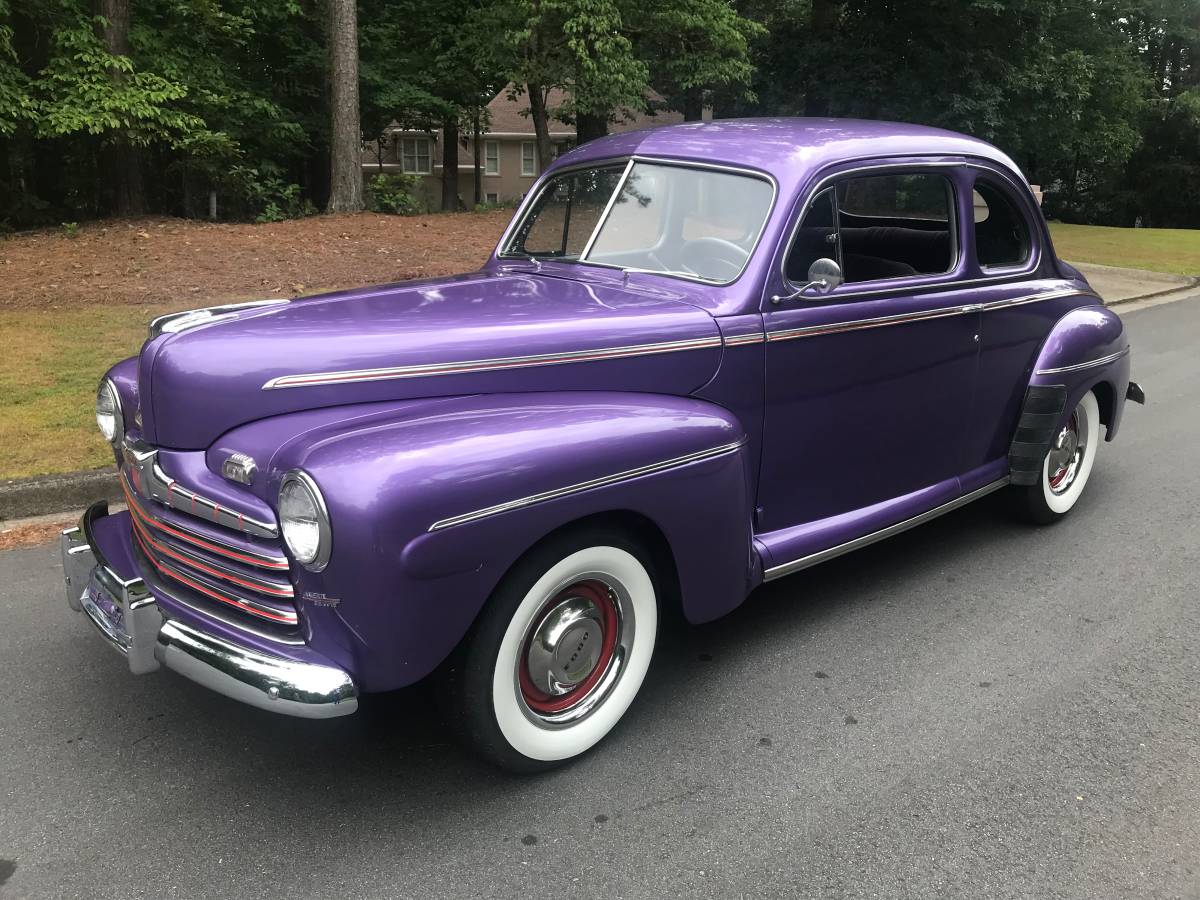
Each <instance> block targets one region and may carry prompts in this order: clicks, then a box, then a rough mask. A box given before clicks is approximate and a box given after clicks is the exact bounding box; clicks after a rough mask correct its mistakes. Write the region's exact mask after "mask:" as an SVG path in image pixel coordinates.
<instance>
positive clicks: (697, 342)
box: [262, 336, 721, 391]
mask: <svg viewBox="0 0 1200 900" xmlns="http://www.w3.org/2000/svg"><path fill="white" fill-rule="evenodd" d="M719 346H721V338H720V336H716V337H706V338H694V339H692V340H686V341H664V342H662V343H658V344H634V345H632V346H628V347H604V348H600V349H596V350H567V351H563V352H560V353H535V354H533V355H530V356H506V357H499V358H496V359H472V360H465V361H463V362H455V363H424V364H421V365H413V366H392V367H389V368H385V369H350V370H347V371H344V372H315V373H312V374H307V375H280V376H279V377H277V378H272V379H271V380H269V381H268V382H267V383H266V384H264V385H263V386H262V389H263V390H264V391H273V390H277V389H279V388H293V387H317V386H320V385H328V384H343V383H345V382H356V383H357V382H362V381H390V380H392V379H395V378H420V377H423V376H434V375H466V374H474V373H477V372H495V371H501V370H504V369H525V368H532V367H534V366H558V365H564V364H566V363H574V362H593V361H596V360H605V359H625V358H627V357H631V356H653V355H657V354H660V353H678V352H679V351H681V350H701V349H704V348H707V347H719Z"/></svg>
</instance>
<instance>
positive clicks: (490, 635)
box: [437, 526, 661, 774]
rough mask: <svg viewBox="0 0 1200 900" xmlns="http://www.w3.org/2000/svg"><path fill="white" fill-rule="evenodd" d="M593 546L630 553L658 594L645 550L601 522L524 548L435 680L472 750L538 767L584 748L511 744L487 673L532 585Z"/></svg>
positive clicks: (506, 765) (506, 764)
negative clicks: (547, 754) (556, 750)
mask: <svg viewBox="0 0 1200 900" xmlns="http://www.w3.org/2000/svg"><path fill="white" fill-rule="evenodd" d="M596 547H613V548H617V549H619V550H623V551H625V552H627V553H629V554H630V555H632V556H633V557H635V558H636V559H637V561H638V562H639V563H640V564H641V565H642V566H643V567H644V569H645V570H646V572H647V573H648V574H649V576H650V579H651V581H653V582H654V584H655V595H656V598H657V597H658V596H661V592H660V591H659V590H658V588H657V578H656V576H655V573H654V570H653V568H652V564H651V561H650V558H649V554H648V553H646V552H645V550H644V549H643V548H642V547H640V546H639V545H638V544H636V543H635V542H634V541H632V540H630V538H629V537H628V536H627V535H625V534H623V533H621V532H620V531H618V530H616V529H614V528H611V527H604V526H594V527H582V528H580V529H578V530H574V531H568V532H564V533H563V534H561V535H557V536H555V537H552V538H550V539H548V540H547V541H545V542H544V543H542V544H540V545H538V546H537V547H535V548H534V549H532V550H531V551H529V552H528V553H527V554H526V555H525V556H524V557H522V558H521V559H520V560H519V561H518V562H517V563H516V565H514V566H513V568H512V570H511V571H509V572H508V574H507V575H505V577H504V578H503V580H502V581H501V582H500V584H499V585H498V586H497V587H496V589H495V591H493V592H492V595H491V597H489V598H488V601H487V603H486V604H485V605H484V608H483V610H482V612H481V613H480V614H479V617H478V619H477V620H476V621H475V623H474V625H473V626H472V628H471V631H470V632H469V634H468V635H467V637H466V638H465V639H464V640H463V642H462V644H461V645H460V646H459V648H458V649H457V650H456V651H455V653H454V655H453V657H452V658H451V660H450V661H449V663H448V665H447V666H446V667H445V668H444V669H443V671H442V673H441V675H440V678H439V684H438V685H437V687H438V693H439V696H440V697H441V701H442V702H441V704H440V705H441V707H442V709H444V710H446V711H447V712H448V713H449V717H450V723H449V724H450V726H451V728H452V729H453V730H454V731H455V732H456V733H457V735H458V736H459V738H460V739H461V740H462V741H464V742H465V743H466V745H467V746H468V747H470V749H472V750H473V751H474V752H475V753H477V754H479V755H480V756H482V757H483V758H484V759H486V760H488V761H489V762H491V763H493V764H495V765H497V766H500V767H501V768H503V769H506V770H508V771H510V772H516V773H520V774H532V773H537V772H544V771H547V770H550V769H554V768H557V767H558V766H561V765H564V764H566V763H568V762H571V761H573V760H574V759H578V758H579V756H582V755H584V754H585V753H586V752H588V751H587V750H584V751H582V752H581V753H579V754H578V755H576V756H571V757H568V758H565V759H552V760H545V759H535V758H532V757H530V756H527V755H526V754H524V753H521V752H520V751H518V750H517V749H515V748H514V747H513V746H512V744H511V743H510V742H509V740H508V739H507V738H506V737H505V734H504V732H503V731H502V729H501V727H500V725H499V723H498V721H497V716H496V709H495V705H494V702H493V676H494V674H495V671H496V662H497V657H498V655H499V653H500V648H501V644H502V642H503V641H504V639H505V635H506V632H507V631H508V628H509V625H510V623H511V622H512V620H513V617H514V615H516V613H517V611H518V609H519V607H520V606H521V605H522V603H523V602H525V600H526V597H527V595H529V592H530V591H531V590H532V588H533V587H534V585H535V584H536V583H537V582H538V580H539V579H541V578H542V576H543V575H544V574H545V573H547V572H549V571H550V569H551V568H552V567H554V566H555V565H557V564H558V563H560V562H561V561H562V560H565V559H566V558H567V557H570V556H571V555H572V554H574V553H576V552H578V551H581V550H585V549H588V548H596ZM656 602H657V600H656ZM651 640H653V635H652V636H651ZM597 742H598V741H597ZM593 746H594V745H593ZM588 749H590V747H589V748H588Z"/></svg>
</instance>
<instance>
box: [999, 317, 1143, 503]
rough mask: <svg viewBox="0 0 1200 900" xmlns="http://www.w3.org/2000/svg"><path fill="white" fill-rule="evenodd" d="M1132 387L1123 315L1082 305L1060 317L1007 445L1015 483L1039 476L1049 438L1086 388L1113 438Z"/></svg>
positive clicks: (1030, 481)
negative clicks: (1126, 395) (1095, 400)
mask: <svg viewBox="0 0 1200 900" xmlns="http://www.w3.org/2000/svg"><path fill="white" fill-rule="evenodd" d="M1128 387H1129V339H1128V337H1127V336H1126V334H1125V326H1124V324H1123V323H1122V322H1121V318H1120V316H1118V315H1117V314H1116V313H1114V312H1113V311H1112V310H1109V309H1106V308H1105V307H1103V306H1084V307H1080V308H1078V309H1073V310H1071V311H1070V312H1069V313H1067V314H1066V315H1065V316H1063V317H1062V318H1061V319H1059V320H1058V321H1057V322H1056V323H1055V324H1054V327H1053V328H1051V330H1050V333H1049V335H1047V337H1046V340H1045V342H1044V343H1043V344H1042V348H1041V350H1040V351H1039V352H1038V356H1037V361H1036V362H1035V363H1034V367H1033V374H1032V376H1031V378H1030V381H1029V387H1028V389H1027V391H1026V394H1025V401H1024V403H1023V405H1022V407H1021V418H1020V421H1019V423H1018V426H1017V431H1016V434H1015V435H1014V437H1013V442H1012V445H1011V447H1010V449H1009V467H1010V471H1011V475H1012V481H1013V483H1014V484H1034V483H1036V482H1037V478H1038V473H1039V472H1040V469H1041V462H1042V458H1043V457H1044V456H1045V455H1046V451H1047V450H1048V449H1049V446H1050V441H1051V439H1052V438H1053V436H1054V434H1055V433H1056V432H1057V431H1058V430H1059V429H1060V428H1061V427H1062V425H1063V423H1064V422H1065V421H1066V419H1067V417H1068V416H1069V415H1070V413H1071V411H1072V410H1073V409H1075V407H1076V406H1077V405H1078V403H1079V401H1080V400H1082V399H1083V396H1084V394H1086V393H1087V392H1088V391H1092V390H1094V391H1095V392H1096V395H1097V399H1098V401H1099V403H1100V419H1101V421H1102V422H1103V423H1104V424H1105V425H1106V426H1107V431H1106V434H1105V440H1108V441H1111V440H1112V439H1113V438H1114V437H1115V436H1116V434H1117V428H1118V427H1119V425H1120V423H1121V416H1122V414H1123V412H1124V409H1125V394H1126V391H1127V389H1128Z"/></svg>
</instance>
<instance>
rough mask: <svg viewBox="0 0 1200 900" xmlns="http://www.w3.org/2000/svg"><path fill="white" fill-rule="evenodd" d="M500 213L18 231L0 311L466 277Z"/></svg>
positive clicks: (0, 269)
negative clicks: (457, 273) (462, 274)
mask: <svg viewBox="0 0 1200 900" xmlns="http://www.w3.org/2000/svg"><path fill="white" fill-rule="evenodd" d="M510 215H511V211H510V210H495V211H489V212H480V213H460V214H456V215H455V214H438V215H427V216H408V217H405V216H385V215H378V214H374V213H360V214H357V215H333V216H312V217H310V218H307V219H294V220H291V221H288V222H277V223H269V224H263V225H255V224H214V223H209V222H198V221H192V220H187V219H135V220H127V221H102V222H96V223H90V224H85V225H82V226H80V227H79V228H78V230H77V231H75V232H74V233H72V232H70V231H69V230H68V229H67V228H65V227H64V228H57V229H46V230H42V231H30V232H22V233H18V234H15V235H9V236H8V237H4V238H0V310H5V311H7V310H15V309H21V310H28V309H71V308H78V307H80V306H85V305H95V304H104V305H114V304H136V305H143V304H167V305H171V306H178V305H179V304H180V303H184V304H211V303H215V302H220V301H229V300H237V299H245V298H249V297H255V298H262V297H278V296H295V295H297V294H311V293H314V292H316V291H321V290H332V289H336V288H350V287H359V286H363V285H370V284H379V283H383V282H389V281H402V280H405V279H409V278H424V277H428V276H433V275H448V274H452V273H455V272H464V271H470V270H471V269H475V268H478V267H479V266H480V265H481V264H482V263H483V261H484V260H485V259H486V258H487V255H488V253H489V252H490V251H491V250H492V248H493V247H494V246H495V243H496V241H497V240H498V239H499V236H500V232H501V231H503V229H504V225H505V224H506V223H507V222H508V219H509V216H510Z"/></svg>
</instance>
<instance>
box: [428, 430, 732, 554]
mask: <svg viewBox="0 0 1200 900" xmlns="http://www.w3.org/2000/svg"><path fill="white" fill-rule="evenodd" d="M745 443H746V438H744V437H743V438H741V439H739V440H736V441H734V442H733V443H731V444H722V445H721V446H720V447H713V448H711V449H709V450H698V451H696V452H695V453H688V454H686V455H684V456H676V457H675V458H674V459H667V460H663V461H662V462H656V463H650V464H649V465H645V466H639V467H638V468H636V469H626V470H625V471H624V472H617V473H615V474H613V475H604V476H601V477H600V478H593V479H591V480H590V481H581V482H579V483H578V484H571V485H567V486H566V487H561V488H555V489H554V490H551V491H543V492H542V493H540V494H531V495H530V496H528V497H521V498H520V499H519V500H509V501H507V502H506V503H497V504H496V505H495V506H489V507H486V508H484V509H477V510H475V511H474V512H469V513H463V514H462V515H459V516H451V517H450V518H448V519H440V520H439V521H437V522H434V523H433V524H432V525H430V526H429V531H430V532H433V531H441V530H443V529H445V528H453V527H454V526H455V525H463V524H465V523H467V522H474V521H477V520H479V519H486V518H488V517H490V516H497V515H500V514H501V513H506V512H511V511H512V510H514V509H523V508H524V507H526V506H533V505H534V504H535V503H544V502H546V501H547V500H557V499H559V498H560V497H566V496H569V495H571V494H578V493H581V492H582V491H589V490H592V489H593V488H601V487H607V486H608V485H610V484H616V483H617V482H619V481H627V480H629V479H631V478H640V477H641V476H643V475H654V474H656V473H658V472H664V471H666V470H667V469H674V468H677V467H679V466H686V465H688V464H689V463H694V462H702V461H704V460H708V459H715V458H716V457H718V456H724V455H725V454H727V453H733V452H735V451H737V450H739V449H741V447H742V446H743V445H744V444H745Z"/></svg>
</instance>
